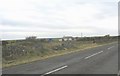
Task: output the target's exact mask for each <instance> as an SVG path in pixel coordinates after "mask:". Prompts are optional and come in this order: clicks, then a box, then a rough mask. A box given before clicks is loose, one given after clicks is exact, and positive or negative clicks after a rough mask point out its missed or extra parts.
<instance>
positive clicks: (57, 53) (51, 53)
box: [2, 42, 115, 68]
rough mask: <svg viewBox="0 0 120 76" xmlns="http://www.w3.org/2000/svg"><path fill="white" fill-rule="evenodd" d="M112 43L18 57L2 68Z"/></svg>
mask: <svg viewBox="0 0 120 76" xmlns="http://www.w3.org/2000/svg"><path fill="white" fill-rule="evenodd" d="M112 43H115V42H111V43H100V44H84V45H82V46H79V47H78V48H73V49H65V50H61V51H55V52H48V54H46V55H44V56H32V57H31V56H26V57H21V58H20V59H17V60H15V61H10V62H9V64H4V63H3V64H2V68H7V67H11V66H15V65H20V64H27V63H30V62H33V61H38V60H43V59H48V58H51V57H55V56H61V55H65V54H69V53H74V52H79V51H84V50H86V49H90V48H95V47H100V46H104V45H108V44H112Z"/></svg>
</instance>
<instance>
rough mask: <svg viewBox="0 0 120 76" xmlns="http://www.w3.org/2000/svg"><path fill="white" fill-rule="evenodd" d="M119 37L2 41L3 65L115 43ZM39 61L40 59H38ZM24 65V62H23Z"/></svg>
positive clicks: (32, 38)
mask: <svg viewBox="0 0 120 76" xmlns="http://www.w3.org/2000/svg"><path fill="white" fill-rule="evenodd" d="M116 40H117V37H109V36H105V37H84V38H78V37H77V38H76V40H71V41H59V40H58V39H36V37H31V38H29V37H28V38H26V40H9V41H2V57H3V65H4V66H6V65H8V64H9V65H12V64H15V63H16V62H17V61H21V60H29V61H32V60H31V59H32V58H36V57H39V58H42V57H45V56H50V55H53V54H57V53H61V52H65V51H68V52H69V51H74V50H77V49H82V48H86V47H90V46H93V45H100V44H105V43H110V42H114V41H116ZM38 60H39V59H38ZM21 63H22V62H21Z"/></svg>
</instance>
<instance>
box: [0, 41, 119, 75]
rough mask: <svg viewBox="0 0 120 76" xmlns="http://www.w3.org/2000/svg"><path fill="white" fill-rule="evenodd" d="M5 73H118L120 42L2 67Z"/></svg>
mask: <svg viewBox="0 0 120 76" xmlns="http://www.w3.org/2000/svg"><path fill="white" fill-rule="evenodd" d="M2 73H3V74H42V75H47V74H117V73H118V44H117V43H113V44H109V45H105V46H100V47H96V48H92V49H87V50H84V51H81V52H75V53H71V54H66V55H62V56H57V57H52V58H48V59H45V60H40V61H35V62H32V63H28V64H22V65H17V66H13V67H9V68H4V69H2Z"/></svg>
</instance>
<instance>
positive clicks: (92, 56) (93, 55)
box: [85, 51, 103, 59]
mask: <svg viewBox="0 0 120 76" xmlns="http://www.w3.org/2000/svg"><path fill="white" fill-rule="evenodd" d="M102 52H103V51H100V52H97V53H95V54H92V55H90V56H87V57H85V59H88V58H91V57H93V56H95V55H97V54H100V53H102Z"/></svg>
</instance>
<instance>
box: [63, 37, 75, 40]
mask: <svg viewBox="0 0 120 76" xmlns="http://www.w3.org/2000/svg"><path fill="white" fill-rule="evenodd" d="M72 40H74V38H73V37H72V36H64V37H63V41H72Z"/></svg>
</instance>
